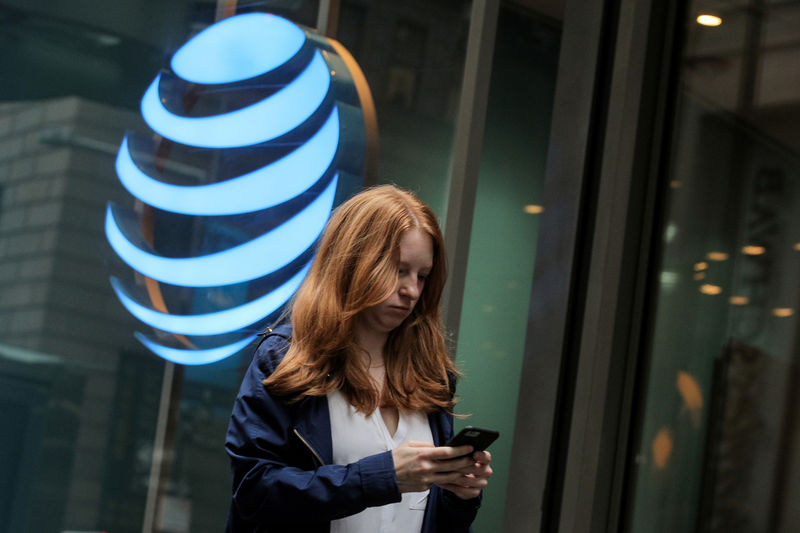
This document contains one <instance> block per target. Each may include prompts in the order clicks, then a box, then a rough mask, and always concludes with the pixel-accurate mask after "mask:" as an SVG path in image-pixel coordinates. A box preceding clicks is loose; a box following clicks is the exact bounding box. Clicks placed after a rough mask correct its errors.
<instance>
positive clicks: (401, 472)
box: [392, 440, 491, 495]
mask: <svg viewBox="0 0 800 533" xmlns="http://www.w3.org/2000/svg"><path fill="white" fill-rule="evenodd" d="M471 451H472V446H458V447H455V448H453V447H450V446H439V447H436V446H434V445H433V443H430V442H419V441H413V440H412V441H406V442H404V443H403V444H401V445H400V446H398V447H397V448H395V449H394V450H392V459H393V460H394V470H395V474H396V476H397V486H398V488H399V489H400V492H422V491H424V490H428V489H429V488H431V486H432V485H439V486H440V487H442V488H447V490H452V491H453V492H455V493H456V494H457V495H459V493H458V492H456V491H455V490H453V489H451V488H449V487H450V486H453V487H459V488H461V489H463V490H461V492H462V493H466V488H465V485H466V486H472V485H475V484H476V483H477V478H472V477H469V476H470V475H472V474H473V472H474V471H475V470H476V468H475V465H476V464H477V463H476V460H474V458H473V457H470V456H468V455H467V454H469V453H470V452H471ZM478 453H486V452H476V453H475V454H473V455H477V454H478ZM464 455H467V456H466V457H462V456H464ZM481 457H483V456H481ZM486 466H487V467H488V463H487V465H486ZM489 475H491V469H489ZM489 475H486V476H484V477H489ZM481 481H483V485H482V486H486V482H485V479H482V480H481ZM478 492H480V489H478Z"/></svg>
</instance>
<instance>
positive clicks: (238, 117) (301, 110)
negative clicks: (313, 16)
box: [141, 50, 331, 148]
mask: <svg viewBox="0 0 800 533" xmlns="http://www.w3.org/2000/svg"><path fill="white" fill-rule="evenodd" d="M160 80H161V75H160V74H159V75H158V76H156V79H155V80H153V83H151V84H150V87H148V89H147V92H145V94H144V97H142V105H141V108H142V118H144V120H145V122H147V124H148V125H149V126H150V127H151V128H152V129H153V130H154V131H156V132H157V133H159V134H160V135H162V136H164V137H166V138H167V139H171V140H173V141H175V142H179V143H183V144H188V145H191V146H202V147H206V148H232V147H236V146H249V145H251V144H258V143H262V142H265V141H268V140H270V139H274V138H275V137H279V136H280V135H283V134H284V133H287V132H289V131H291V130H292V129H294V128H296V127H297V126H299V125H300V124H302V123H303V122H304V121H306V120H307V119H308V118H309V117H310V116H311V115H312V114H313V113H314V111H316V110H317V108H318V107H319V106H320V104H322V101H323V100H324V99H325V96H326V95H327V94H328V88H329V87H330V83H331V76H330V72H329V70H328V65H327V64H326V63H325V60H324V59H323V58H322V55H321V54H320V53H319V50H317V51H316V52H314V58H313V59H312V60H311V62H310V63H309V64H308V66H307V67H306V68H305V70H304V71H303V72H302V73H301V74H300V75H299V76H298V77H297V78H295V79H294V80H293V81H292V82H291V83H289V84H288V85H286V86H285V87H283V88H282V89H281V90H279V91H278V92H276V93H275V94H273V95H271V96H270V97H268V98H265V99H264V100H261V101H260V102H257V103H255V104H252V105H249V106H247V107H244V108H242V109H237V110H236V111H231V112H229V113H224V114H222V115H215V116H210V117H198V118H189V117H182V116H179V115H175V114H173V113H170V112H169V111H167V110H166V109H165V108H164V106H163V105H161V100H160V99H159V95H158V84H159V82H160Z"/></svg>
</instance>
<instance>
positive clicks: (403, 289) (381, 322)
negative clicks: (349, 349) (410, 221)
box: [359, 229, 433, 333]
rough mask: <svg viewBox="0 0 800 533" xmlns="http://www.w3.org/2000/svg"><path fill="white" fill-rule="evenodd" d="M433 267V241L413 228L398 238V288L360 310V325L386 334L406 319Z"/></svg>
mask: <svg viewBox="0 0 800 533" xmlns="http://www.w3.org/2000/svg"><path fill="white" fill-rule="evenodd" d="M431 268H433V241H432V240H431V238H430V236H429V235H428V234H427V233H425V232H424V231H421V230H419V229H412V230H409V231H407V232H405V233H404V234H403V236H402V237H401V239H400V262H399V264H398V276H397V287H395V290H394V292H393V293H392V295H391V296H389V298H387V299H386V300H384V301H383V302H381V303H379V304H378V305H375V306H373V307H370V308H367V309H365V310H364V311H362V313H361V315H360V316H359V318H360V323H361V325H362V327H364V328H366V329H368V330H371V331H372V332H374V333H389V332H390V331H392V330H393V329H394V328H396V327H397V326H399V325H400V324H402V323H403V320H405V319H406V318H408V315H410V314H411V311H413V310H414V306H415V305H417V302H418V301H419V298H420V296H421V295H422V290H423V289H424V288H425V278H427V276H428V274H429V273H430V271H431Z"/></svg>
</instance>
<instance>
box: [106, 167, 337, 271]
mask: <svg viewBox="0 0 800 533" xmlns="http://www.w3.org/2000/svg"><path fill="white" fill-rule="evenodd" d="M337 182H338V175H337V176H334V177H333V179H332V180H331V182H330V183H329V184H328V186H327V187H326V188H325V190H324V191H323V192H322V193H321V194H320V195H319V196H318V197H317V198H316V199H314V201H313V202H311V203H310V204H308V205H307V206H306V207H305V208H304V209H303V210H302V211H300V212H299V213H298V214H297V215H295V216H294V217H293V218H291V219H289V220H287V221H286V222H284V223H283V224H281V225H280V226H278V227H277V228H275V229H273V230H272V231H269V232H267V233H265V234H264V235H261V236H260V237H256V238H255V239H253V240H251V241H248V242H246V243H244V244H240V245H238V246H234V247H233V248H230V249H228V250H224V251H222V252H217V253H213V254H208V255H201V256H198V257H187V258H172V257H163V256H159V255H155V254H152V253H150V252H147V251H145V250H142V249H141V248H139V247H137V246H136V245H135V244H133V243H132V242H130V241H129V240H128V239H127V238H126V237H125V235H124V234H123V233H122V231H121V230H120V229H119V226H118V225H117V222H116V220H115V218H114V214H113V211H112V209H111V207H110V206H109V207H108V208H107V210H106V227H105V229H106V238H107V239H108V242H109V244H111V247H112V248H113V249H114V251H115V252H116V253H117V255H119V257H120V258H121V259H122V260H123V261H125V262H126V263H127V264H128V265H129V266H131V267H132V268H133V269H134V270H136V271H137V272H140V273H141V274H143V275H145V276H147V277H150V278H153V279H156V280H158V281H162V282H164V283H169V284H172V285H183V286H186V287H214V286H218V285H231V284H233V283H241V282H244V281H250V280H252V279H256V278H260V277H263V276H266V275H267V274H269V273H271V272H274V271H276V270H278V269H279V268H281V267H283V266H286V265H288V264H289V263H290V262H292V261H293V260H294V259H296V258H297V257H299V256H300V254H302V253H303V252H304V251H306V250H307V249H308V248H309V247H310V246H311V245H312V244H313V243H314V241H316V239H317V237H319V234H320V233H321V232H322V229H323V228H324V227H325V222H326V221H327V220H328V216H329V215H330V212H331V209H332V207H333V200H334V196H335V194H334V193H335V192H336V184H337Z"/></svg>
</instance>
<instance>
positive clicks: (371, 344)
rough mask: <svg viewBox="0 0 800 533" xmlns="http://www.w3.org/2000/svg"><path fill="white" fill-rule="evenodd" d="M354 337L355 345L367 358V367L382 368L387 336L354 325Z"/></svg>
mask: <svg viewBox="0 0 800 533" xmlns="http://www.w3.org/2000/svg"><path fill="white" fill-rule="evenodd" d="M355 337H356V343H357V344H358V345H359V346H360V347H361V348H362V349H363V350H364V351H365V352H366V354H364V355H365V356H368V357H369V360H368V361H367V363H369V366H370V367H380V366H383V349H384V348H385V347H386V340H387V339H388V338H389V335H388V334H387V333H380V332H376V331H374V330H370V329H367V328H363V327H359V326H358V325H356V329H355Z"/></svg>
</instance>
